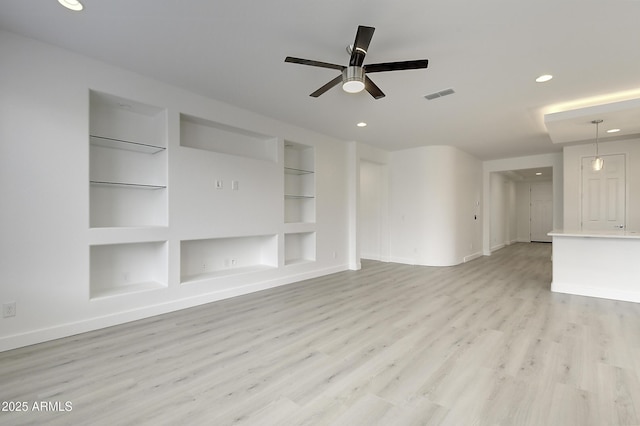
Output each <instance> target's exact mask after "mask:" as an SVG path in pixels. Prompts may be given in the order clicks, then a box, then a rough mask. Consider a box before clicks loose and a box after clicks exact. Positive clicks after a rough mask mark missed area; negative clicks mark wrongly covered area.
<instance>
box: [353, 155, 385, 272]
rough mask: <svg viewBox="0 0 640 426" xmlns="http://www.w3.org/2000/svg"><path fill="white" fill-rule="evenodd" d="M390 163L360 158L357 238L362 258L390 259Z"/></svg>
mask: <svg viewBox="0 0 640 426" xmlns="http://www.w3.org/2000/svg"><path fill="white" fill-rule="evenodd" d="M387 173H388V172H387V165H385V164H378V163H374V162H371V161H364V160H361V161H360V194H359V203H358V204H359V207H358V242H359V246H360V247H359V248H360V258H361V259H369V260H381V261H388V259H389V217H388V184H387V181H388V178H387Z"/></svg>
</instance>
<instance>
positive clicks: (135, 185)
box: [89, 180, 167, 189]
mask: <svg viewBox="0 0 640 426" xmlns="http://www.w3.org/2000/svg"><path fill="white" fill-rule="evenodd" d="M89 183H90V184H91V185H101V186H116V187H119V188H130V189H164V188H166V187H167V186H166V185H149V184H146V183H127V182H101V181H97V180H90V181H89Z"/></svg>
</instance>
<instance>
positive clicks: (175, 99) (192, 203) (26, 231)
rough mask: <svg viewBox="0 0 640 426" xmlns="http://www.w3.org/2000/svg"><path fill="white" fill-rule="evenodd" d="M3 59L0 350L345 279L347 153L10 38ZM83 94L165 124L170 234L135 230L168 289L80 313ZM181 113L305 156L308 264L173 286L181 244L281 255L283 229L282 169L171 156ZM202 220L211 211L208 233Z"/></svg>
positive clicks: (85, 279)
mask: <svg viewBox="0 0 640 426" xmlns="http://www.w3.org/2000/svg"><path fill="white" fill-rule="evenodd" d="M0 57H2V66H1V67H0V117H2V120H1V121H0V194H1V197H2V198H1V199H2V209H0V227H1V232H0V234H1V235H2V238H0V283H1V285H0V302H2V303H4V302H8V301H15V302H17V315H16V316H15V317H12V318H6V319H0V350H4V349H9V348H12V347H17V346H22V345H27V344H31V343H36V342H39V341H44V340H48V339H53V338H57V337H62V336H66V335H70V334H74V333H78V332H83V331H87V330H92V329H96V328H101V327H105V326H110V325H114V324H118V323H122V322H125V321H130V320H135V319H138V318H142V317H146V316H150V315H155V314H159V313H163V312H168V311H172V310H175V309H180V308H184V307H189V306H194V305H198V304H202V303H207V302H210V301H214V300H218V299H221V298H226V297H231V296H234V295H238V294H243V293H247V292H251V291H255V290H259V289H262V288H268V287H272V286H276V285H282V284H286V283H289V282H292V281H296V280H300V279H302V278H307V277H312V276H318V275H323V274H326V273H331V272H336V271H339V270H344V269H346V268H347V264H348V256H349V244H348V235H349V222H348V217H349V215H348V205H347V199H348V192H347V190H348V189H347V187H346V186H345V184H344V183H345V182H346V181H347V166H348V164H347V150H346V144H345V143H343V142H341V141H337V140H334V139H332V138H329V137H327V136H324V135H320V134H317V133H314V132H311V131H308V130H305V129H301V128H298V127H295V126H291V125H288V124H286V123H282V122H278V121H275V120H272V119H269V118H266V117H263V116H259V115H256V114H253V113H251V112H248V111H244V110H241V109H238V108H236V107H232V106H229V105H225V104H222V103H220V102H216V101H214V100H211V99H207V98H204V97H202V96H199V95H196V94H193V93H189V92H187V91H184V90H181V89H178V88H176V87H171V86H168V85H166V84H163V83H161V82H158V81H155V80H152V79H149V78H145V77H143V76H140V75H137V74H134V73H131V72H128V71H126V70H123V69H119V68H116V67H112V66H109V65H106V64H104V63H100V62H97V61H94V60H92V59H89V58H86V57H82V56H79V55H76V54H73V53H70V52H67V51H64V50H61V49H58V48H54V47H51V46H48V45H46V44H42V43H39V42H35V41H32V40H29V39H25V38H22V37H19V36H17V35H13V34H11V33H6V32H1V33H0ZM90 89H93V90H97V91H100V92H105V93H110V94H113V95H117V96H120V97H123V98H127V99H132V100H136V101H139V102H143V103H146V104H149V105H155V106H159V107H161V108H165V109H166V111H167V117H168V119H167V131H168V147H167V152H168V158H169V165H168V177H167V180H168V189H167V190H168V194H169V197H168V203H169V205H168V212H169V218H168V223H169V225H168V227H162V228H160V229H151V230H142V231H140V235H153V238H154V239H156V238H158V236H160V237H159V238H160V239H162V240H166V241H167V242H168V255H167V256H168V257H167V263H168V273H167V276H168V279H167V281H168V283H167V284H168V285H167V287H166V288H164V289H161V290H154V291H151V292H143V293H137V294H128V295H126V296H116V297H108V298H102V299H99V300H95V299H94V300H90V297H89V276H90V271H89V248H90V245H91V240H90V238H93V237H92V236H95V235H96V233H95V232H90V230H89V183H88V180H89V143H88V139H89V138H88V134H89V90H90ZM180 113H187V114H190V115H193V116H197V117H201V118H204V119H208V120H214V121H217V122H221V123H225V124H227V125H230V126H235V127H239V128H243V129H247V130H250V131H253V132H258V133H261V134H266V135H274V136H277V137H279V138H284V139H287V140H290V141H294V142H298V143H304V144H308V145H312V146H314V147H315V149H316V173H315V176H316V177H315V179H316V201H315V202H316V223H315V224H312V225H310V226H311V228H309V226H307V228H309V229H312V230H313V231H314V232H316V246H317V248H316V260H315V262H309V263H303V264H300V265H293V266H285V267H282V266H281V267H277V268H273V269H272V270H270V271H267V272H265V273H263V274H254V275H250V276H236V277H235V278H233V279H230V280H228V281H225V280H218V281H216V282H213V281H212V282H206V283H202V284H189V285H183V284H181V283H180V271H179V265H180V241H181V240H183V239H190V238H212V237H216V236H226V235H235V234H238V233H240V234H248V235H259V234H264V235H277V236H278V238H279V240H280V242H279V244H282V241H281V240H282V239H283V238H282V236H283V233H284V232H285V231H284V230H285V229H286V228H285V224H284V223H283V220H282V197H283V189H282V174H281V172H280V170H279V169H281V167H282V164H280V163H272V164H270V165H264V164H263V163H260V167H255V168H253V167H251V166H252V165H253V164H258V163H255V161H256V160H248V159H242V158H240V157H234V156H228V155H222V154H221V155H218V154H214V153H206V154H200V155H198V154H194V151H193V150H192V149H191V148H185V147H181V146H179V139H180V129H179V127H180V124H179V121H180V120H179V114H180ZM209 154H210V155H209ZM262 172H264V173H265V175H262ZM234 178H235V179H238V180H239V181H240V191H239V192H238V193H237V194H233V195H234V196H235V195H237V197H236V199H234V200H231V199H230V197H231V196H232V194H231V193H230V192H228V191H226V192H225V191H222V192H218V193H216V192H215V191H210V188H211V186H208V185H209V184H210V185H213V182H211V181H212V180H213V179H223V180H224V181H225V182H226V185H229V182H230V180H231V179H234ZM174 184H175V186H174ZM261 200H262V201H265V202H264V203H262V202H261ZM232 206H235V207H232ZM203 209H204V210H205V211H209V212H211V211H212V209H214V210H215V211H214V212H213V215H214V217H215V220H213V221H208V219H207V215H206V214H204V215H203V214H202V213H203ZM261 209H267V210H265V211H262V210H261ZM302 228H304V227H302ZM302 228H301V229H302ZM307 228H305V229H307ZM302 230H303V231H304V229H302ZM91 231H93V230H91ZM104 232H105V233H110V232H111V231H109V230H108V229H107V230H105V231H104ZM105 235H106V234H105ZM281 251H282V250H281Z"/></svg>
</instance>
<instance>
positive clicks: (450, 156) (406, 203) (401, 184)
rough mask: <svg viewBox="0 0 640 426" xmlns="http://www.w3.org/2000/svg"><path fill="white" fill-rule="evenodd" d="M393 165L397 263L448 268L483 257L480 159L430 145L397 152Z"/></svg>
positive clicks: (394, 258) (393, 240)
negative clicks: (480, 253)
mask: <svg viewBox="0 0 640 426" xmlns="http://www.w3.org/2000/svg"><path fill="white" fill-rule="evenodd" d="M389 164H390V166H389V170H390V171H389V177H390V179H389V182H390V183H389V186H390V191H389V193H390V194H391V195H390V197H391V199H390V209H391V214H390V218H391V219H390V223H391V232H390V235H391V244H390V251H391V259H392V261H394V262H400V263H409V264H419V265H432V266H449V265H456V264H459V263H462V262H464V261H465V260H469V259H471V258H473V257H476V256H477V255H479V249H480V242H481V238H482V237H481V219H480V212H481V205H480V203H481V199H482V197H481V193H482V188H481V186H480V179H479V177H480V174H481V163H480V161H479V160H477V159H475V158H474V157H472V156H470V155H468V154H466V153H464V152H462V151H460V150H459V149H457V148H454V147H449V146H429V147H421V148H415V149H409V150H403V151H396V152H392V153H391V154H390V163H389ZM474 216H475V217H474Z"/></svg>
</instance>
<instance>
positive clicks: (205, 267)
mask: <svg viewBox="0 0 640 426" xmlns="http://www.w3.org/2000/svg"><path fill="white" fill-rule="evenodd" d="M206 270H207V264H206V263H203V264H202V272H204V271H206Z"/></svg>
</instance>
